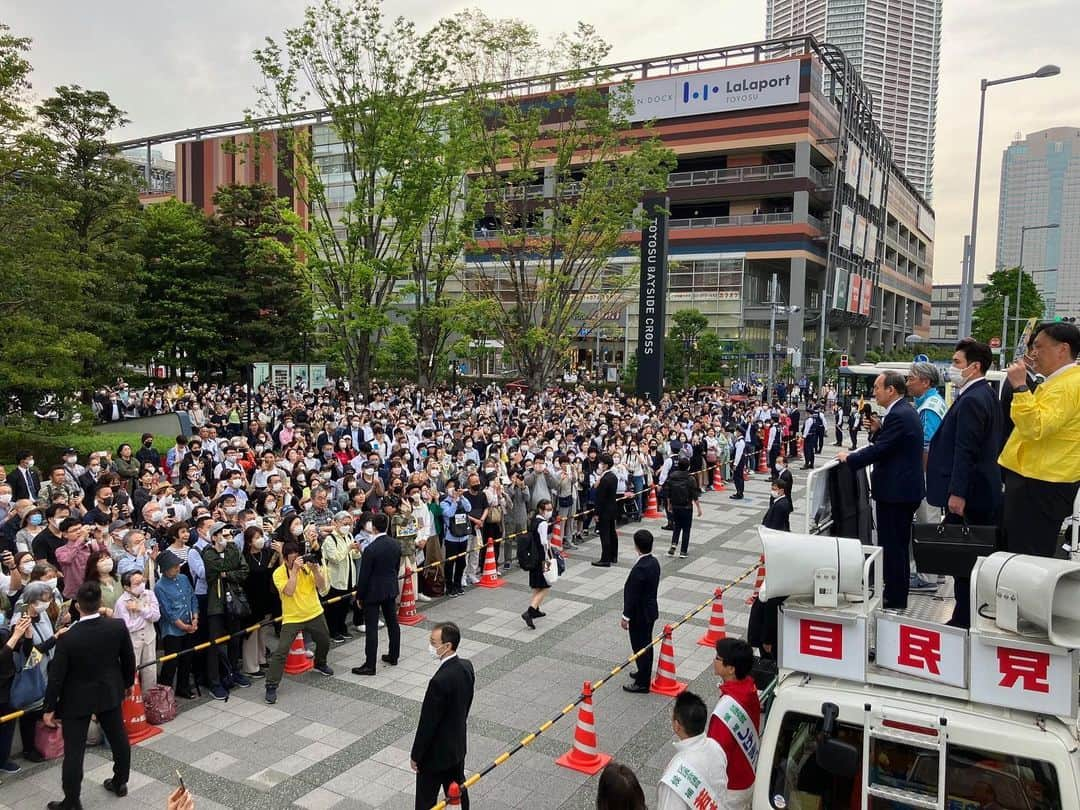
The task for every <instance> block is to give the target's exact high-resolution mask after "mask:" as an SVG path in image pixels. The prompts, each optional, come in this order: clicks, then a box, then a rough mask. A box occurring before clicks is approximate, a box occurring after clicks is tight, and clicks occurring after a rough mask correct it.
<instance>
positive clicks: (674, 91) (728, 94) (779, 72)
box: [629, 59, 802, 121]
mask: <svg viewBox="0 0 1080 810" xmlns="http://www.w3.org/2000/svg"><path fill="white" fill-rule="evenodd" d="M801 64H802V62H801V61H800V60H798V59H788V60H784V61H780V62H768V63H764V64H758V65H745V66H742V67H732V68H724V69H722V70H710V71H705V72H702V73H689V74H683V75H682V76H665V77H664V78H662V79H648V80H646V81H641V82H634V83H633V85H631V89H630V91H629V92H630V93H631V95H632V97H633V110H632V111H631V112H630V115H629V119H630V120H631V121H648V120H650V119H653V118H658V119H659V118H679V117H682V116H687V115H708V114H710V113H721V112H730V111H732V110H746V109H753V108H755V107H774V106H777V105H779V104H794V103H796V102H797V101H798V100H799V71H800V67H801Z"/></svg>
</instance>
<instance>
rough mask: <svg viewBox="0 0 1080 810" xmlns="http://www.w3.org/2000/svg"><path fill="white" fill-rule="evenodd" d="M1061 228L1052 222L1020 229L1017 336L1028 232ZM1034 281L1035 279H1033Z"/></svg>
mask: <svg viewBox="0 0 1080 810" xmlns="http://www.w3.org/2000/svg"><path fill="white" fill-rule="evenodd" d="M1057 227H1059V225H1058V223H1056V222H1051V223H1050V224H1049V225H1023V226H1021V228H1020V261H1019V262H1018V263H1017V264H1018V267H1017V268H1016V330H1017V331H1016V334H1017V335H1019V334H1020V284H1021V282H1023V280H1024V237H1025V236H1027V232H1028V231H1045V230H1049V229H1050V228H1057ZM1032 280H1034V279H1032Z"/></svg>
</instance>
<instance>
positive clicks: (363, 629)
mask: <svg viewBox="0 0 1080 810" xmlns="http://www.w3.org/2000/svg"><path fill="white" fill-rule="evenodd" d="M352 629H353V630H355V631H356V632H357V633H366V632H367V628H366V627H364V626H363V625H360V624H354V625H353V626H352Z"/></svg>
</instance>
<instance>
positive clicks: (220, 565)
mask: <svg viewBox="0 0 1080 810" xmlns="http://www.w3.org/2000/svg"><path fill="white" fill-rule="evenodd" d="M210 543H211V544H210V545H209V546H208V547H207V548H205V549H203V551H202V558H203V563H204V564H205V566H206V620H207V624H208V625H209V627H208V629H209V632H210V638H219V637H221V636H225V635H230V634H232V633H235V632H237V631H238V630H240V629H242V628H243V627H244V625H245V623H246V622H247V620H248V619H249V618H250V617H249V616H245V617H243V618H242V619H241V618H240V617H239V616H237V615H236V614H233V613H231V612H230V611H229V608H228V605H227V603H228V602H233V601H234V600H235V599H236V598H237V597H236V593H237V592H238V591H240V592H242V591H243V588H244V580H246V579H247V575H248V565H247V561H246V560H245V559H244V557H243V555H241V553H240V550H239V549H238V548H237V546H236V543H234V542H233V539H232V527H231V526H229V525H228V524H226V523H215V524H214V525H213V526H211V527H210ZM239 660H240V641H239V639H237V638H230V639H229V641H228V642H226V643H225V644H219V645H217V646H215V647H212V648H211V649H209V650H207V655H206V680H207V682H208V683H209V684H210V696H211V697H213V698H214V700H227V699H228V696H229V692H228V689H229V687H230V686H238V687H240V688H241V689H246V688H247V687H249V686H251V681H250V680H248V679H247V677H245V676H244V675H243V673H242V672H241V671H240V667H239V666H238V662H239Z"/></svg>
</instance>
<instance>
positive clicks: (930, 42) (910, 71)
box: [765, 0, 943, 200]
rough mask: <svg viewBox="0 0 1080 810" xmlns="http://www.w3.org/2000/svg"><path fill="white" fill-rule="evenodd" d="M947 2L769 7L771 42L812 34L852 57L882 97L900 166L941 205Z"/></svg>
mask: <svg viewBox="0 0 1080 810" xmlns="http://www.w3.org/2000/svg"><path fill="white" fill-rule="evenodd" d="M942 2H943V0H767V3H766V11H765V15H766V16H765V29H766V30H765V36H766V38H767V39H775V38H781V37H791V36H798V35H799V34H812V35H813V36H814V37H816V38H817V39H818V40H819V41H820V42H828V43H830V44H832V45H836V46H837V47H839V48H840V49H841V50H843V51H844V53H845V54H846V55H847V57H848V59H849V60H851V62H852V64H854V66H855V68H856V69H857V70H858V71H859V73H860V75H861V76H862V80H863V83H864V84H865V85H866V87H867V88H868V89H869V90H870V92H871V94H872V95H873V97H874V117H875V119H877V122H878V124H880V126H881V128H882V130H883V131H884V132H885V135H886V136H887V137H888V138H889V140H890V141H891V142H892V157H893V162H894V163H896V165H897V166H899V167H900V169H901V170H902V171H903V172H904V175H905V176H906V177H907V178H908V179H909V180H910V181H911V183H912V184H913V185H914V186H915V188H917V189H918V190H919V192H920V193H921V194H922V195H923V196H924V197H925V198H926V199H928V200H929V199H933V185H934V130H935V123H936V120H937V94H938V66H939V62H940V55H941V7H942Z"/></svg>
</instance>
